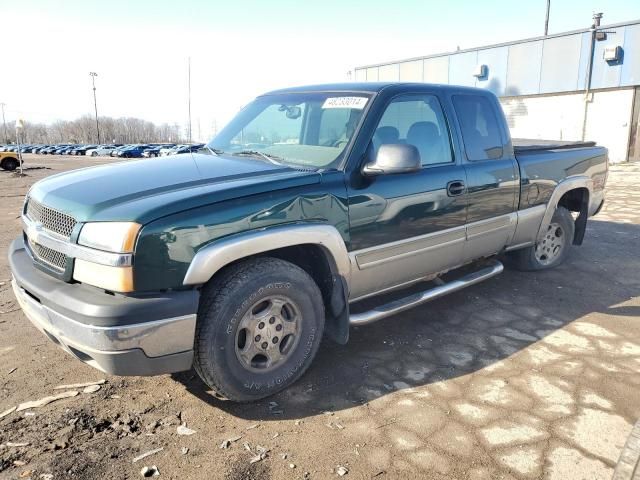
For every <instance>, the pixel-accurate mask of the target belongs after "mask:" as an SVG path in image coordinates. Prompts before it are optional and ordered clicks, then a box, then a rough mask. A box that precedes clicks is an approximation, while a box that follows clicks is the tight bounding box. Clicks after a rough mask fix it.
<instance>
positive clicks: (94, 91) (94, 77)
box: [89, 72, 100, 144]
mask: <svg viewBox="0 0 640 480" xmlns="http://www.w3.org/2000/svg"><path fill="white" fill-rule="evenodd" d="M89 75H90V76H91V83H92V85H93V107H94V109H95V111H96V133H97V134H98V144H100V125H99V124H98V102H97V101H96V77H97V76H98V74H97V73H96V72H89Z"/></svg>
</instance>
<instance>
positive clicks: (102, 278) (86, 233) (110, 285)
mask: <svg viewBox="0 0 640 480" xmlns="http://www.w3.org/2000/svg"><path fill="white" fill-rule="evenodd" d="M140 227H141V226H140V225H139V224H137V223H134V222H94V223H86V224H84V225H83V227H82V230H80V236H79V237H78V243H79V244H80V245H83V246H85V247H89V248H93V249H96V250H102V251H105V252H109V253H110V254H113V253H116V254H117V253H121V254H130V253H133V250H134V246H135V242H136V238H137V236H138V232H139V231H140ZM129 265H130V264H129ZM73 278H74V279H75V280H78V281H79V282H82V283H87V284H89V285H93V286H95V287H99V288H104V289H105V290H111V291H114V292H131V291H133V268H132V267H131V266H110V265H102V264H100V263H95V262H93V261H89V260H84V259H80V258H76V260H75V263H74V267H73Z"/></svg>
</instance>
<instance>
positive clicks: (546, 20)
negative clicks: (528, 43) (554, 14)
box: [544, 0, 551, 37]
mask: <svg viewBox="0 0 640 480" xmlns="http://www.w3.org/2000/svg"><path fill="white" fill-rule="evenodd" d="M549 10H551V0H547V16H546V17H545V19H544V36H545V37H546V36H547V35H549Z"/></svg>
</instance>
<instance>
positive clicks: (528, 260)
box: [509, 207, 575, 271]
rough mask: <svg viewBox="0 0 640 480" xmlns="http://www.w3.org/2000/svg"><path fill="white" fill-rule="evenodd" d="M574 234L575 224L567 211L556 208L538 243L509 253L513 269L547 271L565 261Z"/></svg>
mask: <svg viewBox="0 0 640 480" xmlns="http://www.w3.org/2000/svg"><path fill="white" fill-rule="evenodd" d="M574 232H575V223H574V221H573V217H572V216H571V213H570V212H569V210H567V209H566V208H564V207H558V208H556V211H555V213H554V214H553V217H552V218H551V223H550V224H549V226H548V227H547V230H546V232H544V234H543V236H542V238H541V239H540V241H539V242H538V243H536V244H535V245H533V246H531V247H527V248H523V249H522V250H516V251H515V252H511V253H509V257H510V258H511V260H513V263H514V265H515V267H516V268H517V269H518V270H523V271H535V270H547V269H549V268H554V267H557V266H558V265H560V264H561V263H562V262H564V261H565V259H566V258H567V255H568V254H569V251H570V250H571V245H572V243H573V235H574Z"/></svg>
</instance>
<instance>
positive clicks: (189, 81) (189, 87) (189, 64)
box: [188, 57, 191, 144]
mask: <svg viewBox="0 0 640 480" xmlns="http://www.w3.org/2000/svg"><path fill="white" fill-rule="evenodd" d="M188 77H189V80H188V83H189V85H188V90H189V92H188V96H189V99H188V102H189V105H188V107H189V142H188V143H189V144H191V57H189V61H188Z"/></svg>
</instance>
